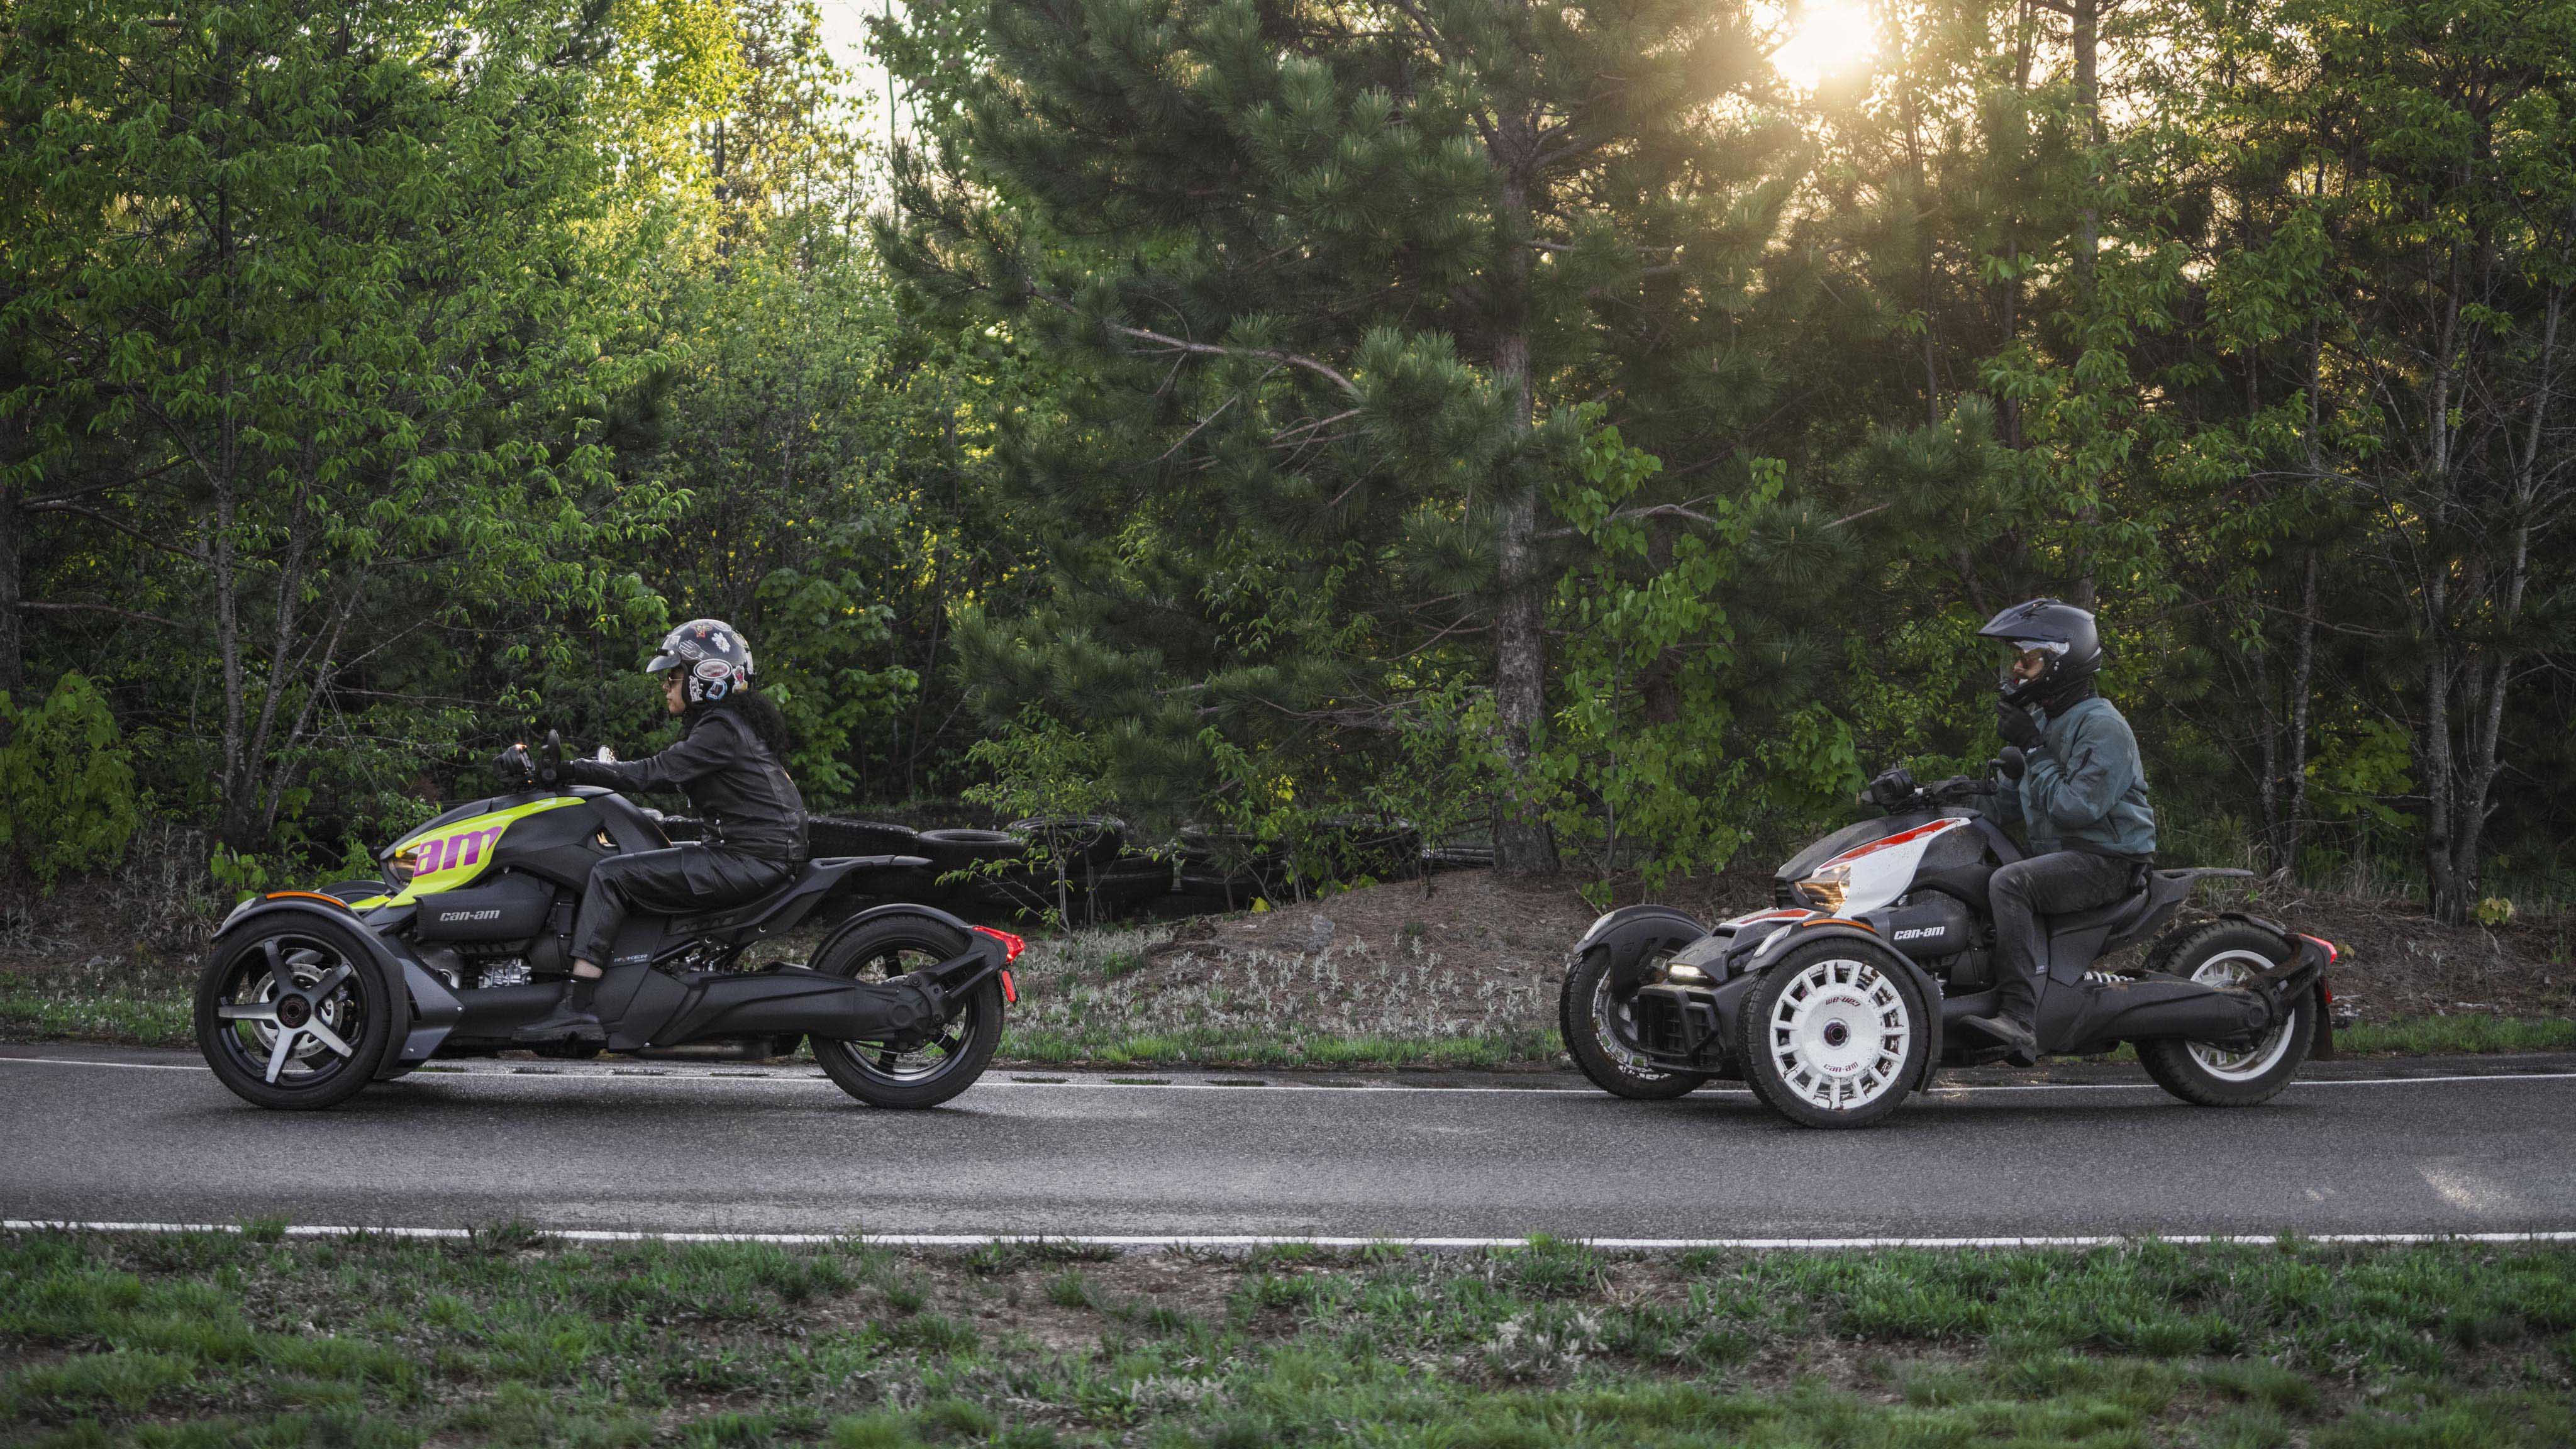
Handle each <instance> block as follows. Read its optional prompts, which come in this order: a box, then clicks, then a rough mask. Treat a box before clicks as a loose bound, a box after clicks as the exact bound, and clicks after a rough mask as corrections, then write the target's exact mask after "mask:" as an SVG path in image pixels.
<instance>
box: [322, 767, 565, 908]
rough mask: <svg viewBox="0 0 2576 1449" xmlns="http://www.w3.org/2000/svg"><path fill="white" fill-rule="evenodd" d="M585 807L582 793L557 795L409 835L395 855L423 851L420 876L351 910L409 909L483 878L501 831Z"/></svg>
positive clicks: (397, 846) (400, 843)
mask: <svg viewBox="0 0 2576 1449" xmlns="http://www.w3.org/2000/svg"><path fill="white" fill-rule="evenodd" d="M580 803H581V797H580V796H578V795H555V796H551V797H549V798H547V799H544V800H532V801H530V802H528V803H527V804H525V805H513V806H511V807H510V808H509V809H507V810H495V811H493V812H492V813H491V814H489V815H471V816H467V817H466V818H465V819H463V820H451V821H449V822H447V823H446V824H444V825H437V826H432V827H430V828H429V829H427V830H423V831H421V832H419V833H418V834H416V835H409V836H405V837H404V838H403V839H402V840H401V841H400V842H398V843H397V844H396V845H395V846H394V849H393V853H394V854H395V855H401V854H403V853H404V852H406V851H412V850H417V851H420V852H421V865H422V869H421V870H420V872H419V873H418V874H416V875H414V876H413V877H412V878H411V882H410V883H409V884H408V885H405V886H404V887H403V888H402V891H401V893H400V894H398V895H390V896H371V897H369V898H367V899H366V900H363V901H352V902H350V903H349V908H350V909H351V910H355V911H372V910H374V909H376V908H377V907H378V906H407V905H410V904H412V903H413V902H415V901H417V900H419V899H420V898H421V897H422V896H425V895H431V894H435V893H436V892H439V891H452V890H454V889H456V888H457V887H459V886H461V885H464V884H465V883H466V882H468V881H470V880H472V879H474V878H475V877H476V876H478V875H481V874H482V873H483V868H484V867H485V866H488V865H490V864H491V863H492V857H493V856H494V855H496V854H498V853H499V847H500V843H501V832H502V831H505V830H507V829H509V828H510V827H511V826H512V825H514V824H516V823H517V822H519V821H522V820H525V819H527V818H528V817H529V816H531V815H536V814H540V813H542V812H544V811H548V810H557V809H561V808H562V807H564V806H566V805H578V804H580ZM433 860H434V861H435V862H436V865H435V867H434V868H433V867H432V865H431V862H432V861H433Z"/></svg>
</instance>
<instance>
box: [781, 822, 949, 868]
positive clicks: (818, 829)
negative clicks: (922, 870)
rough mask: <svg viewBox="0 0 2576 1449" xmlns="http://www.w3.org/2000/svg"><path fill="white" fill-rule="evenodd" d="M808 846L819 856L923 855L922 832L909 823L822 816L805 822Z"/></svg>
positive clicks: (811, 853)
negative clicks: (893, 823) (894, 823)
mask: <svg viewBox="0 0 2576 1449" xmlns="http://www.w3.org/2000/svg"><path fill="white" fill-rule="evenodd" d="M805 848H806V851H807V853H808V854H810V855H812V856H814V857H816V858H817V859H823V858H828V857H831V856H839V855H920V854H921V853H922V850H921V832H920V831H918V830H915V829H913V828H912V827H911V826H909V825H888V824H885V823H883V822H881V821H875V820H852V819H848V818H846V817H843V816H836V815H819V816H814V817H811V818H809V819H808V820H806V822H805Z"/></svg>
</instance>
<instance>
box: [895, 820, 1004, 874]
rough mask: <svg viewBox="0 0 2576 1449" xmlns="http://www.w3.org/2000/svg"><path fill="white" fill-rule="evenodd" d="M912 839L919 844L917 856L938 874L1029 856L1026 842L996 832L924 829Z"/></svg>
mask: <svg viewBox="0 0 2576 1449" xmlns="http://www.w3.org/2000/svg"><path fill="white" fill-rule="evenodd" d="M914 838H915V839H917V840H919V841H920V842H921V853H922V854H923V855H925V856H927V857H929V859H930V864H931V867H932V869H934V870H937V871H938V872H939V873H941V874H942V875H945V874H947V873H948V872H949V871H952V870H964V869H966V868H968V867H969V866H976V865H982V864H984V863H985V862H987V861H995V860H1018V859H1020V858H1022V857H1023V856H1026V855H1027V854H1028V853H1029V843H1028V842H1027V841H1025V840H1022V839H1020V838H1019V837H1018V836H1016V835H1012V834H1008V833H1006V832H1004V831H1000V830H925V831H922V832H921V833H920V834H919V835H918V836H916V837H914Z"/></svg>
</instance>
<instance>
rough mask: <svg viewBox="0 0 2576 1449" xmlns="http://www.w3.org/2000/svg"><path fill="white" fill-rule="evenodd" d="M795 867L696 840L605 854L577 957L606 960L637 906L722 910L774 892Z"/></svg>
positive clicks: (665, 911)
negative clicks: (621, 927) (618, 931)
mask: <svg viewBox="0 0 2576 1449" xmlns="http://www.w3.org/2000/svg"><path fill="white" fill-rule="evenodd" d="M794 873H795V867H793V866H791V865H788V864H786V863H785V862H783V861H776V860H769V859H766V858H764V857H762V856H757V855H750V854H746V853H744V852H742V851H739V850H730V849H727V848H726V847H724V846H721V845H703V844H699V843H697V842H695V841H692V842H690V843H689V844H687V845H675V846H672V847H671V848H670V849H668V850H645V851H638V852H636V853H635V854H633V855H620V856H615V857H612V858H610V859H608V860H603V861H601V862H600V863H599V865H598V867H597V868H595V869H593V870H592V871H591V873H590V884H589V885H588V886H587V887H586V888H584V889H583V891H582V893H581V915H580V916H579V917H578V918H576V920H575V922H574V924H573V928H572V956H573V959H574V960H576V961H587V962H589V963H590V964H592V965H593V966H605V965H607V964H608V951H609V947H610V946H611V945H613V944H614V943H615V942H616V940H617V928H618V927H619V926H622V925H624V924H625V923H626V918H627V917H628V916H630V915H632V914H634V913H635V912H637V911H644V912H647V913H649V914H652V915H657V916H676V915H684V914H690V913H694V912H697V911H714V910H722V909H723V908H724V907H726V906H738V905H741V904H742V903H743V902H745V901H748V900H751V899H753V898H755V897H758V896H764V895H767V894H769V893H770V892H771V891H774V890H776V889H778V888H779V887H780V886H783V885H785V884H787V878H788V877H789V876H790V875H793V874H794Z"/></svg>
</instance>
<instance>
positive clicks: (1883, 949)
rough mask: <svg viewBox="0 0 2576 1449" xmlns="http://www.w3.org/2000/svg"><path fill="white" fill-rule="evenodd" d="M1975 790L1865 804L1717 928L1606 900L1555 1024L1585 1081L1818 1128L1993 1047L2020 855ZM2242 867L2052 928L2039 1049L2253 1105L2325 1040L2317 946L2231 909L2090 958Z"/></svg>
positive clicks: (2162, 921)
mask: <svg viewBox="0 0 2576 1449" xmlns="http://www.w3.org/2000/svg"><path fill="white" fill-rule="evenodd" d="M1994 788H1995V787H1994V786H1993V784H1992V783H1991V782H1989V781H1978V780H1971V779H1966V778H1960V779H1953V780H1947V781H1943V782H1941V783H1939V784H1936V785H1928V786H1927V785H1920V784H1917V783H1916V782H1915V780H1914V779H1913V777H1912V776H1911V775H1910V774H1909V773H1907V772H1906V771H1904V770H1892V771H1889V772H1887V773H1886V774H1883V775H1881V776H1879V777H1878V778H1877V779H1876V780H1873V781H1872V782H1871V783H1870V786H1869V788H1868V789H1867V790H1866V791H1864V792H1863V795H1862V798H1863V800H1864V801H1865V802H1867V803H1869V804H1871V805H1874V806H1876V807H1877V808H1878V809H1879V810H1880V811H1881V812H1883V813H1882V814H1881V815H1880V816H1879V817H1878V818H1876V819H1871V820H1864V821H1861V822H1860V823H1858V824H1855V825H1850V826H1847V827H1845V828H1844V829H1842V830H1839V831H1836V832H1834V833H1833V834H1831V835H1828V836H1826V837H1825V838H1824V839H1822V840H1819V841H1817V842H1816V843H1815V844H1813V845H1810V846H1808V847H1807V848H1806V849H1805V850H1802V851H1800V852H1799V853H1798V854H1797V855H1796V856H1794V857H1792V858H1791V859H1790V860H1789V861H1788V862H1787V863H1785V864H1783V865H1782V866H1781V867H1780V868H1779V870H1778V872H1777V873H1776V874H1775V875H1774V877H1773V880H1772V889H1773V904H1772V905H1770V906H1768V907H1765V908H1764V909H1762V910H1758V911H1750V912H1747V913H1745V914H1743V915H1740V916H1736V917H1734V918H1733V919H1731V920H1725V921H1720V922H1718V923H1717V924H1716V925H1714V926H1706V925H1702V924H1701V923H1700V922H1699V921H1698V920H1696V919H1694V918H1693V917H1691V916H1690V915H1689V914H1687V913H1685V912H1683V911H1679V910H1676V909H1674V908H1672V907H1669V906H1658V905H1641V906H1629V907H1625V908H1623V909H1620V910H1615V911H1612V912H1610V913H1608V914H1607V915H1604V916H1602V917H1601V918H1600V919H1598V920H1596V921H1594V922H1593V923H1592V926H1591V929H1589V930H1588V931H1586V932H1585V933H1584V935H1583V937H1582V939H1580V940H1578V941H1577V942H1576V943H1575V945H1574V949H1573V952H1572V955H1571V957H1570V958H1569V961H1568V965H1567V968H1566V973H1565V980H1564V987H1563V991H1562V993H1561V994H1560V996H1559V999H1558V1020H1559V1024H1560V1026H1561V1027H1562V1029H1563V1032H1564V1036H1565V1043H1566V1048H1567V1051H1568V1054H1569V1055H1571V1056H1572V1057H1573V1058H1574V1062H1575V1065H1576V1066H1577V1067H1579V1068H1580V1069H1581V1070H1582V1071H1583V1073H1584V1075H1585V1076H1587V1077H1589V1078H1590V1079H1591V1080H1592V1082H1593V1083H1594V1084H1595V1085H1596V1086H1599V1087H1601V1088H1602V1089H1603V1090H1605V1091H1608V1092H1612V1093H1615V1094H1617V1095H1619V1096H1622V1097H1632V1098H1641V1099H1648V1100H1654V1099H1665V1098H1672V1097H1678V1096H1681V1095H1682V1094H1684V1093H1686V1092H1689V1091H1691V1090H1692V1089H1694V1088H1696V1087H1698V1086H1700V1085H1701V1084H1703V1083H1705V1082H1707V1081H1709V1080H1711V1079H1713V1078H1720V1077H1723V1078H1737V1079H1741V1080H1742V1081H1743V1082H1744V1083H1745V1084H1746V1085H1747V1086H1749V1087H1750V1088H1752V1090H1753V1094H1754V1095H1755V1096H1756V1097H1758V1098H1760V1099H1761V1100H1762V1101H1763V1102H1764V1103H1765V1104H1766V1105H1768V1106H1769V1107H1771V1108H1772V1109H1773V1110H1775V1111H1777V1112H1779V1113H1780V1114H1781V1115H1782V1116H1785V1117H1787V1118H1788V1119H1789V1120H1791V1121H1793V1122H1797V1123H1800V1124H1802V1125H1805V1126H1810V1127H1859V1126H1865V1125H1867V1124H1869V1123H1872V1122H1876V1121H1878V1120H1880V1119H1881V1118H1884V1117H1885V1116H1886V1115H1887V1114H1888V1113H1890V1112H1893V1111H1894V1110H1896V1107H1897V1104H1898V1103H1900V1102H1902V1101H1904V1100H1905V1098H1906V1097H1907V1096H1908V1095H1909V1094H1910V1093H1912V1092H1914V1091H1916V1090H1918V1089H1920V1088H1922V1087H1924V1086H1925V1085H1927V1084H1928V1083H1929V1082H1930V1081H1931V1079H1932V1074H1933V1073H1934V1071H1936V1070H1937V1069H1939V1068H1940V1067H1943V1066H1963V1065H1974V1064H1979V1063H1987V1062H1995V1061H1999V1060H2003V1059H2005V1057H2006V1049H2005V1048H2004V1047H2002V1046H2000V1045H1997V1044H1995V1043H1993V1042H1991V1041H1988V1040H1987V1039H1985V1038H1984V1037H1982V1036H1980V1035H1978V1034H1977V1033H1976V1032H1975V1030H1974V1028H1971V1027H1965V1026H1963V1025H1962V1023H1963V1021H1964V1020H1965V1019H1966V1018H1969V1017H1977V1016H1987V1015H1991V1014H1992V1013H1993V1012H1994V1010H1995V1005H1996V1000H1995V951H1994V945H1995V942H1994V921H1993V914H1992V909H1991V906H1990V903H1989V900H1988V896H1987V882H1988V879H1989V878H1990V877H1991V876H1992V875H1993V874H1994V872H1995V871H1996V870H1997V869H1998V868H1999V867H2001V866H2002V865H2004V864H2005V863H2007V862H2010V861H2015V860H2019V859H2021V858H2022V853H2021V851H2020V850H2019V849H2018V848H2017V847H2015V846H2014V844H2013V842H2012V839H2011V837H2010V836H2007V835H2006V834H2004V832H2003V830H2002V829H2001V828H2000V827H1998V826H1997V825H1996V824H1995V822H1994V821H1993V820H1992V819H1990V818H1988V816H1987V815H1986V813H1985V812H1984V811H1983V810H1982V809H1981V808H1979V806H1980V804H1981V803H1982V802H1983V801H1985V800H1987V799H1990V798H1991V797H1992V795H1993V793H1994ZM2251 874H2252V872H2250V871H2242V870H2209V869H2201V870H2150V869H2147V868H2145V867H2143V866H2142V867H2140V868H2139V870H2138V872H2137V876H2136V880H2135V883H2134V885H2133V887H2132V889H2131V892H2130V893H2129V894H2128V895H2127V896H2125V897H2123V898H2122V899H2120V900H2117V901H2113V902H2112V903H2110V904H2109V905H2105V906H2102V907H2099V908H2097V909H2094V910H2089V911H2079V912H2076V913H2073V914H2070V915H2063V916H2055V917H2051V918H2049V920H2048V932H2049V935H2048V971H2047V975H2046V978H2045V979H2044V980H2043V981H2042V982H2041V984H2040V992H2039V1011H2038V1016H2039V1020H2038V1023H2037V1025H2038V1029H2039V1030H2038V1036H2039V1046H2040V1050H2041V1052H2042V1053H2043V1054H2048V1055H2092V1054H2096V1053H2101V1052H2108V1051H2111V1050H2113V1049H2114V1048H2116V1047H2118V1046H2119V1045H2120V1044H2122V1043H2124V1042H2126V1043H2131V1044H2134V1045H2135V1047H2136V1049H2137V1054H2138V1060H2139V1061H2140V1062H2141V1063H2142V1064H2143V1065H2144V1066H2145V1067H2146V1069H2147V1075H2148V1076H2150V1077H2152V1078H2154V1079H2155V1081H2156V1083H2157V1085H2159V1086H2161V1087H2163V1088H2164V1089H2165V1090H2166V1091H2168V1092H2171V1093H2172V1094H2173V1095H2175V1096H2177V1097H2180V1098H2182V1099H2183V1100H2184V1101H2186V1102H2191V1103H2195V1104H2197V1105H2200V1106H2208V1107H2227V1106H2247V1105H2251V1104H2253V1103H2257V1102H2262V1101H2267V1100H2269V1099H2270V1098H2271V1097H2273V1096H2274V1095H2275V1094H2277V1093H2279V1092H2280V1091H2281V1089H2282V1088H2284V1087H2286V1086H2288V1085H2289V1083H2290V1079H2291V1078H2292V1077H2293V1076H2294V1075H2296V1073H2297V1072H2298V1069H2299V1067H2300V1065H2301V1064H2302V1063H2304V1062H2305V1061H2306V1060H2307V1059H2308V1057H2309V1055H2310V1054H2311V1052H2312V1051H2313V1052H2315V1053H2316V1054H2318V1055H2323V1054H2325V1053H2327V1052H2330V1051H2331V1050H2332V1047H2333V1037H2332V1030H2333V1028H2332V1024H2331V1020H2330V1017H2329V1015H2328V1010H2329V1007H2330V1006H2331V1003H2332V1001H2333V997H2332V996H2331V995H2330V994H2329V992H2328V989H2327V987H2326V984H2325V970H2326V968H2327V967H2328V966H2330V965H2332V964H2333V962H2334V960H2335V957H2336V949H2335V947H2334V945H2333V944H2332V943H2331V942H2328V941H2326V940H2323V939H2321V938H2319V937H2316V936H2311V935H2305V934H2302V933H2299V932H2296V931H2292V930H2291V929H2289V928H2288V927H2286V926H2283V925H2281V924H2280V923H2279V922H2276V921H2270V920H2265V919H2263V918H2261V917H2259V916H2252V915H2247V914H2244V913H2242V912H2237V911H2226V912H2221V913H2220V914H2219V915H2218V916H2217V918H2216V919H2215V920H2212V921H2209V922H2207V923H2205V924H2200V925H2196V926H2191V927H2186V928H2179V929H2175V930H2169V931H2165V933H2164V935H2163V936H2162V937H2160V938H2158V939H2157V940H2156V941H2155V942H2154V944H2153V945H2152V946H2151V947H2150V948H2149V949H2148V950H2147V952H2146V954H2145V959H2144V963H2143V966H2142V968H2141V969H2139V970H2137V971H2134V972H2128V973H2112V972H2107V971H2102V970H2099V969H2096V967H2097V963H2099V962H2100V961H2101V960H2102V959H2103V958H2104V957H2106V956H2107V955H2109V954H2110V953H2112V952H2115V951H2118V950H2120V949H2121V948H2122V947H2124V946H2128V945H2131V944H2133V943H2136V942H2139V941H2144V940H2147V939H2148V938H2150V937H2153V936H2156V934H2157V932H2158V931H2159V930H2161V929H2163V928H2164V927H2165V925H2166V923H2167V922H2168V921H2170V920H2172V919H2173V917H2174V915H2175V913H2176V912H2177V911H2178V910H2179V909H2180V907H2181V906H2182V904H2183V903H2184V902H2185V901H2186V900H2188V899H2189V898H2190V896H2191V894H2192V892H2193V890H2194V888H2195V887H2197V886H2198V885H2199V884H2200V883H2201V882H2203V881H2206V880H2213V879H2223V878H2244V877H2248V876H2250V875H2251Z"/></svg>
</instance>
